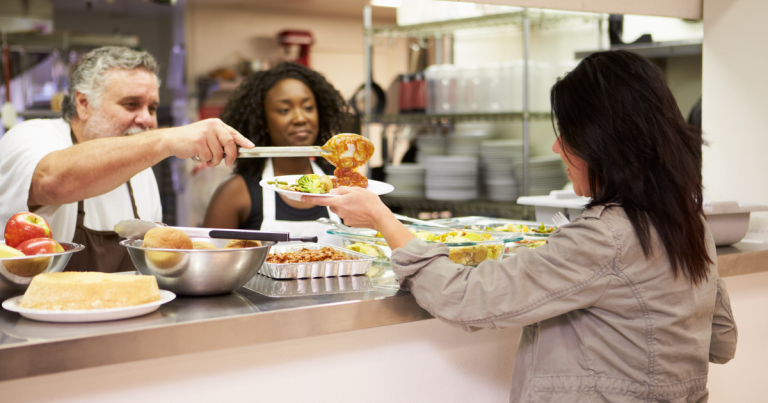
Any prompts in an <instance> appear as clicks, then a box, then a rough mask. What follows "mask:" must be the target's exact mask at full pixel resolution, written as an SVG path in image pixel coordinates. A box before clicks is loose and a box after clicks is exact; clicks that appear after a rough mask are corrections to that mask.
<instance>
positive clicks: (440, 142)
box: [416, 135, 448, 163]
mask: <svg viewBox="0 0 768 403" xmlns="http://www.w3.org/2000/svg"><path fill="white" fill-rule="evenodd" d="M416 146H417V151H416V162H417V163H424V161H426V160H427V158H429V157H433V156H437V155H445V153H446V150H447V148H448V139H447V138H446V137H445V136H439V135H437V136H436V135H431V136H419V137H418V138H417V139H416Z"/></svg>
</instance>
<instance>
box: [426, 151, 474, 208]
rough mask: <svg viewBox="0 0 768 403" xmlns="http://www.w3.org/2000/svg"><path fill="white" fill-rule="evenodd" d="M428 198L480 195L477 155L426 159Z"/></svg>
mask: <svg viewBox="0 0 768 403" xmlns="http://www.w3.org/2000/svg"><path fill="white" fill-rule="evenodd" d="M426 166H427V176H426V190H427V192H426V193H427V199H433V200H472V199H477V197H478V190H479V189H478V182H479V181H478V163H477V157H461V156H446V157H430V158H429V159H427V161H426Z"/></svg>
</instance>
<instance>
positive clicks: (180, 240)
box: [142, 227, 192, 249]
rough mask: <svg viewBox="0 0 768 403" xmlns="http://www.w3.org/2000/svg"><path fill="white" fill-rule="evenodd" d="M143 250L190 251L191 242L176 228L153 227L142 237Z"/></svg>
mask: <svg viewBox="0 0 768 403" xmlns="http://www.w3.org/2000/svg"><path fill="white" fill-rule="evenodd" d="M142 246H143V247H145V248H158V249H192V240H191V239H189V237H188V236H187V234H185V233H183V232H182V231H180V230H177V229H176V228H171V227H155V228H152V229H151V230H149V231H147V233H146V234H145V235H144V243H143V244H142Z"/></svg>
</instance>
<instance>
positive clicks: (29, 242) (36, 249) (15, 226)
mask: <svg viewBox="0 0 768 403" xmlns="http://www.w3.org/2000/svg"><path fill="white" fill-rule="evenodd" d="M56 252H64V248H62V247H61V245H60V244H59V243H58V242H56V241H54V240H53V239H52V238H51V227H50V226H49V225H48V222H46V221H45V219H44V218H43V217H40V216H39V215H37V214H35V213H30V212H28V211H22V212H21V213H16V214H14V216H13V217H11V219H10V220H8V223H7V224H6V225H5V245H3V244H0V258H7V257H19V256H33V255H44V254H48V253H56Z"/></svg>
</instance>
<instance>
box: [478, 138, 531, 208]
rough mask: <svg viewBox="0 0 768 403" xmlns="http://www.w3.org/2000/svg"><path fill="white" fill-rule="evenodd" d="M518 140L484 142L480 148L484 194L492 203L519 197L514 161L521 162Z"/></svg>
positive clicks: (520, 142) (520, 144) (521, 145)
mask: <svg viewBox="0 0 768 403" xmlns="http://www.w3.org/2000/svg"><path fill="white" fill-rule="evenodd" d="M522 156H523V142H522V141H520V140H486V141H483V143H482V145H481V147H480V167H481V170H482V171H481V172H482V177H483V185H484V187H485V194H486V195H487V196H488V198H489V199H491V200H493V201H514V200H517V197H518V195H519V189H518V184H519V183H520V182H519V181H518V180H517V178H516V177H515V173H514V166H515V161H518V160H519V161H522Z"/></svg>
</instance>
